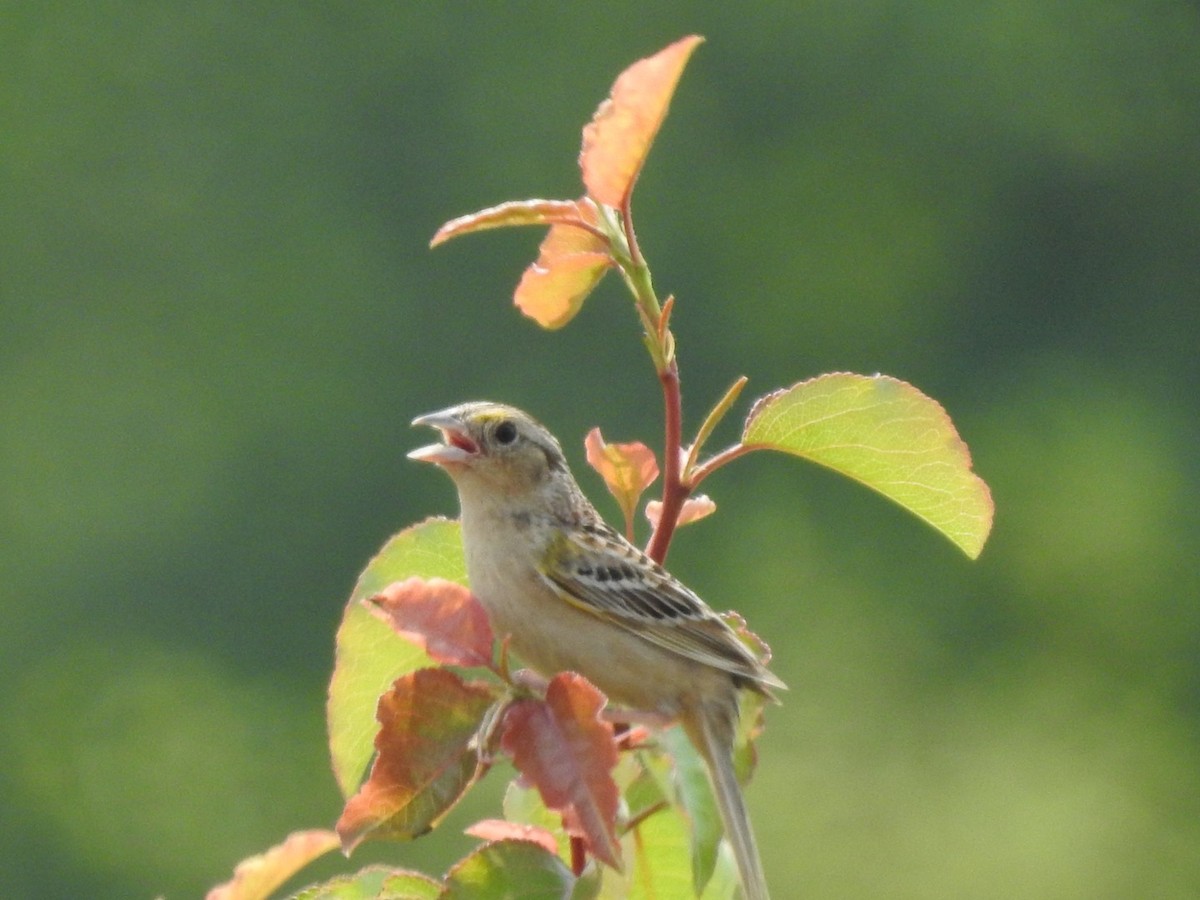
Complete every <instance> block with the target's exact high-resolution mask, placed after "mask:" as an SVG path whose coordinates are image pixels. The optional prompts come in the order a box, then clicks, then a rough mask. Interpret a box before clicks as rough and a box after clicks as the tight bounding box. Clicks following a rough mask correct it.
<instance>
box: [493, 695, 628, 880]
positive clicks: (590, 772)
mask: <svg viewBox="0 0 1200 900" xmlns="http://www.w3.org/2000/svg"><path fill="white" fill-rule="evenodd" d="M604 704H605V697H604V695H603V694H602V693H600V692H599V691H598V690H596V688H595V687H593V686H592V684H591V683H590V682H589V681H587V679H585V678H583V676H581V675H577V674H575V673H573V672H561V673H559V674H558V675H555V676H554V678H552V679H551V680H550V685H549V687H548V688H547V689H546V699H545V700H544V701H542V700H534V699H530V698H526V699H523V700H518V701H516V702H515V703H513V704H512V705H511V706H510V707H509V708H508V711H507V712H506V713H505V716H504V735H503V737H502V738H501V746H502V747H503V748H504V750H505V751H506V752H507V753H509V754H510V755H511V756H512V758H513V764H514V765H515V766H516V767H517V770H518V771H519V772H520V773H521V775H522V777H524V778H525V779H527V780H528V781H529V782H530V783H532V784H534V785H535V786H536V787H537V789H538V792H539V793H540V794H541V795H542V800H543V802H545V804H546V806H548V807H549V808H550V809H554V810H558V811H559V812H561V813H562V814H563V819H564V821H565V822H566V824H567V828H568V830H570V831H572V832H573V833H575V834H577V835H578V836H580V837H582V838H583V840H584V844H585V845H586V846H587V848H588V850H589V851H590V852H591V853H592V855H593V856H595V857H596V858H597V859H600V860H602V861H603V862H606V863H608V864H609V865H610V866H612V867H613V868H617V869H619V868H620V867H621V855H620V854H621V851H620V846H619V845H618V843H617V835H616V820H617V804H618V801H619V800H620V793H619V791H618V790H617V784H616V782H615V781H614V780H613V776H612V770H613V767H614V766H616V764H617V745H616V741H614V740H613V731H612V726H611V725H609V724H608V723H607V722H604V721H602V720H601V719H600V711H601V710H602V709H603V708H604Z"/></svg>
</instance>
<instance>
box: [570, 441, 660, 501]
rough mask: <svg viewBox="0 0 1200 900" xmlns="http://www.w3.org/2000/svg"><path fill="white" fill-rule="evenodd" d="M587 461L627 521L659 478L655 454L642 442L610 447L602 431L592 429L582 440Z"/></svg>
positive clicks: (611, 445)
mask: <svg viewBox="0 0 1200 900" xmlns="http://www.w3.org/2000/svg"><path fill="white" fill-rule="evenodd" d="M583 446H584V449H585V450H586V451H587V461H588V465H590V466H591V467H592V468H593V469H595V470H596V471H597V472H599V473H600V477H601V478H603V479H604V484H605V487H607V488H608V492H609V493H610V494H612V495H613V497H615V498H616V500H617V505H618V506H620V507H621V512H622V514H623V515H624V516H625V521H626V522H629V521H630V520H632V518H633V511H634V510H635V509H636V508H637V504H638V498H640V497H641V496H642V492H643V491H645V490H646V488H648V487H649V486H650V485H651V484H652V483H653V482H654V479H655V478H657V477H658V462H657V461H656V460H655V458H654V451H653V450H651V449H650V448H649V447H647V446H646V445H645V444H643V443H641V442H640V441H633V442H631V443H627V444H609V443H607V442H605V440H604V435H602V434H601V433H600V429H599V428H593V429H592V430H591V431H589V432H588V433H587V437H586V438H584V441H583Z"/></svg>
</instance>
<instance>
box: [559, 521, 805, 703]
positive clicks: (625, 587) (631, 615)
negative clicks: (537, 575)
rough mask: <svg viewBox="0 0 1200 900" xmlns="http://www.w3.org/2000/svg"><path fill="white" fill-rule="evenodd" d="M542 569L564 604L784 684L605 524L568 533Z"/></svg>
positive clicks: (737, 671) (763, 682)
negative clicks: (566, 603)
mask: <svg viewBox="0 0 1200 900" xmlns="http://www.w3.org/2000/svg"><path fill="white" fill-rule="evenodd" d="M541 574H542V577H543V578H545V579H546V582H547V583H548V584H549V585H550V587H551V588H553V589H554V591H555V592H556V593H557V594H558V595H559V597H561V598H562V599H563V600H565V601H566V602H568V603H570V604H572V605H573V606H575V607H577V608H579V609H582V610H584V611H585V612H589V613H592V614H593V615H597V616H600V617H602V618H604V619H606V620H608V621H609V622H612V623H613V624H615V625H618V626H620V627H621V628H624V629H625V630H627V631H629V632H631V633H632V634H635V635H637V636H639V637H641V638H644V639H645V640H647V641H649V642H651V643H653V644H656V645H658V646H660V647H662V648H663V649H665V650H669V651H671V652H672V653H678V654H679V655H680V656H684V657H687V658H688V659H693V660H695V661H696V662H699V663H703V664H705V665H709V666H713V667H714V668H717V669H722V670H724V671H727V672H729V673H731V674H733V675H737V676H741V677H742V678H745V679H747V680H748V681H750V682H751V683H753V684H756V685H759V686H760V687H765V686H768V685H774V686H782V683H781V682H779V681H778V679H776V678H775V677H774V676H773V675H772V674H771V673H770V672H768V671H767V669H766V668H765V667H764V666H763V665H762V663H761V662H760V661H759V660H758V659H757V658H756V657H755V656H754V654H752V653H751V652H750V650H749V648H747V647H746V645H745V644H743V643H742V642H741V640H740V639H739V638H738V636H737V635H736V634H735V633H734V632H733V629H731V628H730V627H729V626H728V625H726V624H725V622H724V621H723V620H722V619H721V618H720V616H718V615H717V614H716V613H714V612H713V611H712V610H711V609H709V607H708V605H707V604H705V602H704V601H703V600H701V599H700V598H699V597H698V596H696V594H695V593H693V592H692V591H691V590H689V589H688V588H687V587H686V586H684V585H683V584H682V583H681V582H680V581H679V580H678V579H676V578H674V577H673V576H672V575H671V574H670V573H668V572H667V571H666V570H665V569H663V568H662V567H661V566H659V565H658V564H657V563H655V562H654V561H653V560H651V559H650V558H649V557H647V556H646V555H645V554H644V553H642V551H640V550H638V548H636V547H634V546H633V545H632V544H630V543H629V542H628V541H626V540H625V539H624V538H622V537H621V536H620V535H618V534H617V533H616V532H615V531H612V530H611V529H610V528H608V526H606V525H602V524H597V525H589V526H585V527H584V528H583V529H581V530H576V531H573V532H570V533H567V532H564V533H563V535H562V537H560V538H559V539H557V541H556V543H555V546H554V547H553V548H552V550H551V553H550V554H549V563H548V565H546V566H545V567H543V569H542V573H541Z"/></svg>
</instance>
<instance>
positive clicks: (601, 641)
mask: <svg viewBox="0 0 1200 900" xmlns="http://www.w3.org/2000/svg"><path fill="white" fill-rule="evenodd" d="M468 546H469V545H468ZM526 558H527V556H526ZM467 574H468V577H469V579H470V582H471V590H472V592H473V593H474V594H475V595H476V596H477V597H478V598H479V601H480V603H482V604H483V606H484V608H485V609H487V611H488V617H489V618H490V620H491V624H492V630H493V631H494V632H495V634H496V637H497V638H498V639H500V640H504V638H505V637H506V636H507V637H508V638H509V646H510V648H511V649H512V651H513V652H514V653H516V655H517V656H518V657H520V659H521V661H522V662H523V663H524V664H525V665H527V666H529V667H530V668H532V669H534V670H536V671H537V672H538V673H539V674H541V675H543V676H545V677H547V678H549V677H552V676H554V675H556V674H557V673H559V672H564V671H571V672H577V673H579V674H580V675H583V676H584V677H585V678H587V679H588V681H590V682H592V683H593V684H594V685H596V687H598V688H599V689H600V690H601V691H603V692H604V693H605V694H606V695H607V696H608V698H609V699H610V700H611V701H613V702H615V703H617V704H620V705H622V706H627V707H630V708H633V709H638V710H643V711H647V712H654V713H657V714H659V715H664V716H675V715H676V714H678V712H679V709H680V707H681V704H682V703H683V702H684V699H685V697H686V696H689V695H694V696H703V695H704V694H705V692H706V691H711V690H713V689H714V688H717V689H719V688H718V686H717V684H715V682H722V683H723V684H724V685H725V686H726V689H727V690H729V689H732V682H731V681H730V679H729V676H728V674H727V673H724V672H720V671H718V670H716V669H713V668H712V667H710V666H706V665H703V664H702V663H698V662H696V661H695V660H690V659H687V658H686V657H684V656H681V655H679V654H677V653H672V652H671V651H670V650H667V649H665V648H663V647H660V646H658V645H656V644H653V643H651V642H650V641H648V640H646V639H645V638H642V637H639V636H638V635H636V634H634V633H633V632H631V631H628V630H626V629H624V628H622V627H621V626H619V625H617V624H615V623H613V622H611V621H608V620H605V619H602V618H600V617H599V616H597V615H595V614H593V613H590V612H586V611H584V610H581V609H578V608H576V607H574V606H572V605H571V604H570V603H569V602H568V601H566V600H564V599H562V598H561V597H559V596H558V595H557V594H556V593H555V592H554V591H553V590H552V589H551V588H550V586H549V585H548V584H546V582H545V581H544V580H543V579H542V577H541V575H540V573H538V572H537V570H536V569H534V568H533V567H532V566H530V565H529V564H528V563H527V562H525V560H523V559H522V555H521V554H518V553H495V552H491V553H488V554H487V556H486V557H482V556H480V555H478V554H472V553H471V552H469V551H468V553H467Z"/></svg>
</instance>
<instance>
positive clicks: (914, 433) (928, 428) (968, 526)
mask: <svg viewBox="0 0 1200 900" xmlns="http://www.w3.org/2000/svg"><path fill="white" fill-rule="evenodd" d="M742 443H743V444H744V445H745V446H746V447H747V448H749V449H768V450H782V451H783V452H785V453H791V454H794V455H796V456H800V457H803V458H805V459H808V460H811V461H813V462H816V463H820V464H821V465H823V466H828V467H829V468H831V469H833V470H834V471H836V472H841V473H842V474H843V475H847V476H849V477H851V478H853V479H855V480H857V481H861V482H862V483H863V484H865V485H866V486H867V487H870V488H873V489H874V490H876V491H878V492H879V493H881V494H883V495H884V496H885V497H888V498H890V499H892V500H894V501H895V502H896V503H899V504H900V505H901V506H903V507H904V508H905V509H907V510H909V511H910V512H912V513H914V514H915V515H917V516H918V517H919V518H921V519H924V520H925V521H926V522H928V523H929V524H930V525H932V526H933V527H934V528H936V529H937V530H938V531H940V532H941V533H942V534H944V535H945V536H946V537H948V538H950V540H951V541H953V542H954V543H955V544H957V545H958V547H959V548H960V549H962V551H963V552H964V553H966V554H967V555H968V556H970V557H971V558H972V559H974V558H975V557H977V556H978V555H979V553H980V551H981V550H982V549H983V544H984V541H986V540H987V536H988V532H989V531H990V530H991V527H992V512H993V506H992V498H991V492H990V491H989V490H988V486H987V484H985V483H984V481H983V479H981V478H980V477H979V476H978V475H976V474H975V473H974V472H972V471H971V454H970V451H969V450H968V449H967V445H966V444H965V443H963V441H962V439H961V438H960V437H959V436H958V432H957V431H956V430H955V428H954V424H953V423H952V422H951V421H950V417H949V416H948V415H947V414H946V411H945V410H944V409H942V407H941V405H940V404H938V403H937V401H935V400H932V399H931V398H929V397H927V396H925V395H924V394H922V393H921V392H920V391H919V390H917V389H916V388H915V387H913V386H912V385H911V384H907V383H906V382H903V381H900V380H898V379H895V378H889V377H888V376H886V375H875V376H871V377H868V376H865V375H851V374H847V373H837V374H833V375H821V376H819V377H817V378H813V379H811V380H809V381H803V382H801V383H800V384H797V385H794V386H793V387H790V388H786V389H784V390H781V391H776V392H775V393H773V394H768V395H767V396H766V397H763V398H762V399H761V400H759V401H758V402H757V403H756V404H755V405H754V408H753V409H751V410H750V415H749V416H748V417H747V419H746V425H745V429H744V431H743V434H742Z"/></svg>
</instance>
